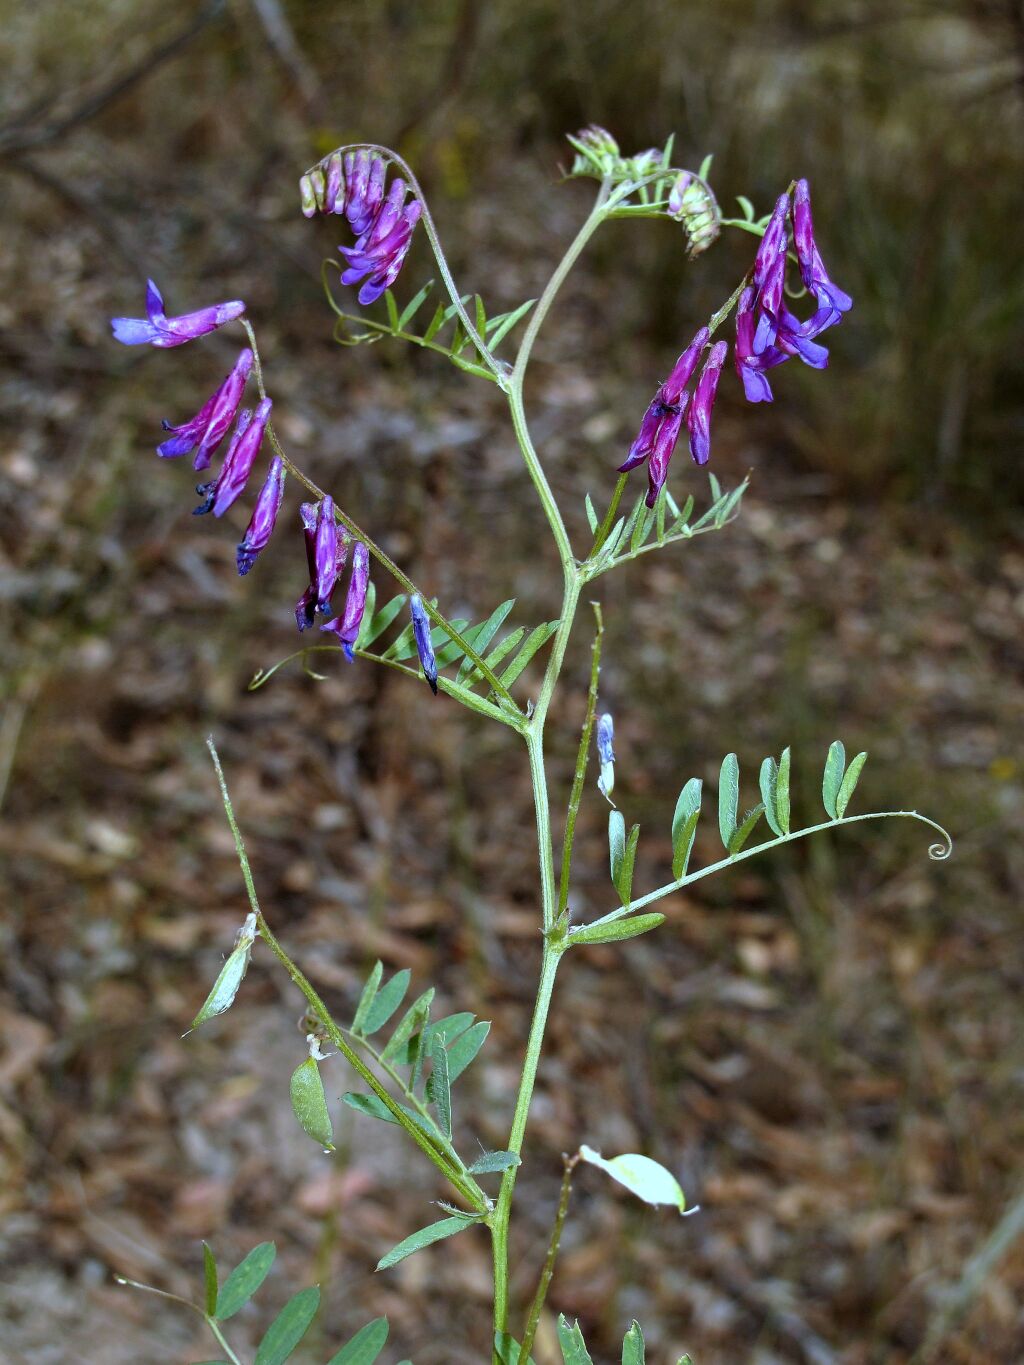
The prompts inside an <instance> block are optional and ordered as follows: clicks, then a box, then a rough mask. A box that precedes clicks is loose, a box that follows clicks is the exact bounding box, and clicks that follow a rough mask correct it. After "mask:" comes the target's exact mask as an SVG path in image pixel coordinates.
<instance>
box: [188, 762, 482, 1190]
mask: <svg viewBox="0 0 1024 1365" xmlns="http://www.w3.org/2000/svg"><path fill="white" fill-rule="evenodd" d="M206 747H207V748H208V749H209V751H210V757H211V758H212V759H213V766H214V768H215V769H216V772H217V782H218V784H219V785H220V794H221V799H222V800H223V802H224V811H225V814H226V815H227V818H228V824H229V826H230V827H231V833H232V835H233V836H234V840H235V851H236V852H237V854H238V862H239V865H240V866H241V869H242V880H243V881H244V882H245V889H246V892H247V894H248V897H249V904H250V906H251V907H252V912H253V914H254V915H255V916H256V923H257V925H258V926H259V931H260V937H261V938H262V939H263V940H264V942H265V943H266V945H267V947H268V948H269V949H270V951H271V952H272V953H273V954H274V956H275V957H276V958H277V960H278V961H279V962H280V963H281V965H282V966H283V967H284V969H285V971H286V972H287V973H288V975H289V976H290V977H291V979H292V981H293V982H294V983H295V985H296V986H298V988H299V990H300V991H301V992H302V994H303V995H304V996H305V997H306V1002H307V1003H308V1005H309V1007H310V1009H311V1010H312V1011H313V1013H314V1014H315V1015H316V1017H317V1019H319V1021H320V1023H321V1025H322V1026H323V1029H324V1032H325V1033H326V1034H327V1036H328V1038H330V1040H331V1042H332V1043H333V1044H334V1046H335V1047H336V1048H337V1049H338V1051H339V1052H340V1053H341V1054H342V1055H343V1056H344V1058H345V1060H346V1061H347V1062H348V1063H349V1065H350V1066H351V1067H352V1068H353V1070H354V1071H356V1072H357V1074H358V1075H359V1077H360V1078H361V1080H363V1081H364V1082H365V1084H366V1085H368V1086H369V1087H370V1089H371V1090H372V1091H373V1093H374V1094H375V1095H376V1096H377V1098H378V1099H379V1100H380V1101H381V1103H382V1104H384V1105H385V1106H386V1107H387V1108H388V1110H389V1111H390V1112H391V1114H393V1115H394V1117H395V1119H396V1120H397V1121H398V1122H399V1123H400V1124H401V1126H402V1127H403V1128H404V1129H405V1131H406V1132H407V1133H408V1134H409V1136H410V1137H411V1138H412V1140H413V1141H414V1142H415V1143H416V1145H417V1147H419V1149H420V1150H421V1151H422V1152H423V1153H424V1155H425V1156H427V1157H428V1158H429V1160H430V1161H431V1162H432V1163H433V1164H434V1165H435V1166H436V1167H437V1168H438V1170H439V1171H440V1172H441V1173H442V1175H444V1177H445V1178H446V1179H447V1180H448V1181H449V1182H450V1183H451V1185H452V1186H453V1187H454V1188H455V1189H456V1190H458V1192H459V1193H460V1194H461V1195H462V1197H463V1198H464V1199H465V1200H466V1202H467V1203H468V1204H471V1205H472V1206H473V1208H474V1210H475V1212H476V1213H477V1214H478V1215H480V1216H484V1215H486V1214H487V1213H488V1212H489V1211H490V1201H489V1200H488V1198H487V1196H486V1195H485V1194H484V1192H483V1190H482V1189H481V1188H480V1186H479V1185H478V1184H477V1183H476V1181H475V1180H474V1179H473V1177H472V1176H471V1175H469V1174H468V1172H467V1171H466V1169H465V1166H464V1165H463V1163H462V1162H461V1160H459V1158H458V1156H457V1154H455V1153H454V1152H453V1153H452V1155H453V1156H455V1160H456V1161H458V1163H459V1167H461V1170H460V1169H458V1168H456V1167H455V1166H453V1165H452V1164H451V1162H450V1161H449V1160H448V1157H447V1154H446V1153H442V1152H440V1151H438V1149H437V1148H436V1147H435V1146H434V1145H433V1143H431V1142H430V1140H429V1138H427V1136H426V1135H425V1134H424V1133H422V1132H421V1131H420V1129H419V1128H418V1127H417V1126H416V1124H415V1123H413V1122H412V1120H411V1119H410V1118H409V1116H408V1115H407V1114H406V1113H405V1111H404V1110H403V1108H402V1106H401V1105H400V1104H399V1103H398V1102H397V1100H394V1099H392V1097H391V1095H390V1094H389V1092H388V1091H387V1090H385V1088H384V1087H383V1086H382V1085H381V1083H380V1081H378V1079H377V1077H376V1076H375V1075H374V1074H373V1072H372V1071H371V1070H370V1069H369V1067H368V1066H367V1065H366V1063H365V1062H364V1061H363V1059H362V1058H361V1057H360V1056H359V1054H358V1053H357V1052H355V1051H354V1050H353V1049H352V1047H351V1046H350V1044H349V1042H348V1040H347V1039H346V1037H345V1035H344V1032H343V1030H342V1029H341V1028H339V1026H338V1025H337V1024H336V1023H335V1021H334V1017H333V1016H332V1015H331V1013H330V1011H329V1010H328V1008H327V1006H326V1005H325V1004H324V1002H323V1001H322V1000H321V999H320V996H319V995H318V994H317V992H316V990H315V989H314V988H313V986H312V985H310V983H309V981H307V979H306V977H305V976H304V975H303V973H302V972H301V971H300V970H299V968H298V967H297V966H296V965H295V963H294V962H293V961H292V960H291V958H290V957H289V956H288V954H287V953H286V952H285V950H284V949H283V948H282V947H281V945H280V943H279V942H278V941H277V939H276V937H275V936H274V934H273V932H272V931H271V928H270V925H269V924H268V923H267V921H266V918H265V917H264V914H263V911H262V910H261V909H260V903H259V900H258V899H257V896H256V886H255V883H254V882H253V879H252V869H251V868H250V866H249V858H248V855H247V854H246V851H245V844H244V843H243V841H242V832H241V830H240V829H239V828H238V821H237V820H236V819H235V811H234V807H233V806H232V804H231V796H230V794H229V792H228V784H227V781H226V779H225V777H224V769H223V768H222V767H221V764H220V756H219V754H218V753H217V746H216V745H215V744H214V742H213V737H212V735H211V736H208V737H207V740H206Z"/></svg>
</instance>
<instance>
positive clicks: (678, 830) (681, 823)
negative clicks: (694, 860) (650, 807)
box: [672, 777, 704, 882]
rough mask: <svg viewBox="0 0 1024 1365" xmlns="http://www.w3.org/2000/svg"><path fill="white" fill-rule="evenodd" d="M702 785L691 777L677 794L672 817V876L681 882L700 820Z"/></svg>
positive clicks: (698, 779) (697, 778)
mask: <svg viewBox="0 0 1024 1365" xmlns="http://www.w3.org/2000/svg"><path fill="white" fill-rule="evenodd" d="M703 786H704V784H703V782H701V780H700V778H699V777H691V778H690V780H689V782H687V783H686V785H685V786H684V787H683V790H682V791H681V792H680V793H679V799H678V800H677V801H676V808H675V813H674V814H673V816H672V876H673V877H675V879H676V881H677V882H678V881H682V879H683V878H684V877H685V876H686V869H687V867H688V866H689V862H690V853H691V852H692V850H693V839H694V835H695V833H696V830H697V821H698V820H699V819H700V803H701V791H702V788H703Z"/></svg>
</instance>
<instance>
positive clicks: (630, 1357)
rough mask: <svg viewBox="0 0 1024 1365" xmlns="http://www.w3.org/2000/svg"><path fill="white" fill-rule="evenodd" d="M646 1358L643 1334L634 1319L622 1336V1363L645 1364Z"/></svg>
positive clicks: (624, 1364) (630, 1364)
mask: <svg viewBox="0 0 1024 1365" xmlns="http://www.w3.org/2000/svg"><path fill="white" fill-rule="evenodd" d="M646 1360H647V1354H646V1351H645V1349H644V1334H643V1332H641V1330H640V1324H639V1323H638V1322H636V1321H634V1323H633V1325H632V1326H631V1327H630V1329H629V1331H628V1332H627V1333H626V1335H625V1336H624V1337H623V1338H622V1365H645V1362H646Z"/></svg>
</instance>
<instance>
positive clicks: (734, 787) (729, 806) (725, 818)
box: [718, 754, 740, 852]
mask: <svg viewBox="0 0 1024 1365" xmlns="http://www.w3.org/2000/svg"><path fill="white" fill-rule="evenodd" d="M739 801H740V763H739V759H738V758H737V757H736V755H735V754H726V756H725V758H723V760H722V771H721V774H720V776H719V779H718V830H719V833H720V834H721V836H722V843H723V844H724V845H725V848H726V851H727V852H728V851H729V844H730V843H731V841H732V836H733V835H734V834H735V833H736V814H737V811H738V810H739Z"/></svg>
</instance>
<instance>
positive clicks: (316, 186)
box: [299, 147, 423, 306]
mask: <svg viewBox="0 0 1024 1365" xmlns="http://www.w3.org/2000/svg"><path fill="white" fill-rule="evenodd" d="M387 169H388V168H387V162H386V161H385V159H384V157H382V156H379V155H377V154H375V153H372V152H370V150H369V149H368V148H366V147H363V148H361V149H360V150H359V151H354V152H346V153H345V154H344V156H343V155H342V154H341V153H340V152H335V153H333V155H331V156H330V157H328V159H327V169H326V173H325V172H324V170H323V168H322V166H318V167H317V168H316V169H315V170H313V171H309V172H307V174H306V175H304V176H303V177H302V179H301V180H300V181H299V195H300V199H301V203H302V212H303V213H304V214H305V216H306V217H307V218H312V217H314V216H315V215H316V214H317V213H318V212H323V213H336V214H344V215H345V217H346V218H347V219H348V223H349V227H351V229H352V231H353V232H354V233H355V234H356V241H355V243H354V244H353V245H352V246H341V247H339V248H338V250H339V251H340V252H341V254H342V256H343V257H344V258H345V267H344V269H343V270H342V273H341V282H342V284H361V286H362V287H361V288H360V290H359V294H358V299H359V302H360V304H362V305H363V306H365V305H367V304H370V303H374V302H375V301H376V300H377V299H379V298H380V296H381V294H383V293H384V291H385V290H386V289H390V288H391V286H392V285H393V284H394V283H395V281H396V280H397V278H398V276H399V273H400V272H401V269H402V266H403V265H404V264H405V258H406V256H407V255H408V254H409V247H410V245H411V243H412V235H413V230H414V229H415V227H416V224H417V223H418V222H419V220H420V217H421V215H422V212H423V207H422V205H421V204H420V202H419V200H418V199H416V198H414V199H413V200H412V201H411V202H410V203H408V204H407V203H406V202H405V201H406V197H407V196H408V194H409V187H408V186H407V185H406V183H405V181H404V180H403V179H402V177H401V176H395V178H394V179H393V180H392V182H391V185H390V187H389V188H388V190H387V193H386V194H385V181H386V178H387Z"/></svg>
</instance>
